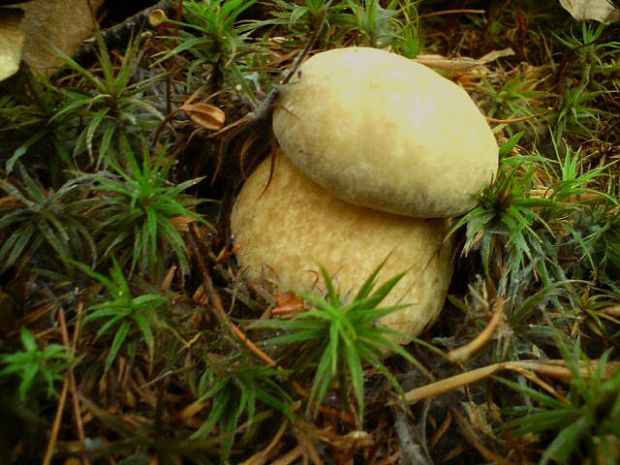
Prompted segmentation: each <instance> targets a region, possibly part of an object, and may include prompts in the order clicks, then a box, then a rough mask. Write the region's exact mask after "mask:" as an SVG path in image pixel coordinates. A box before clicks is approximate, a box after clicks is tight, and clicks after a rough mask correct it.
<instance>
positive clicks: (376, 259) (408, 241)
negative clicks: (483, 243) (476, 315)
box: [231, 154, 453, 343]
mask: <svg viewBox="0 0 620 465" xmlns="http://www.w3.org/2000/svg"><path fill="white" fill-rule="evenodd" d="M269 171H270V161H269V160H265V161H264V162H263V163H262V164H261V165H260V166H259V167H258V168H257V170H256V171H255V172H254V173H253V174H252V175H251V176H250V177H249V178H248V180H247V182H246V184H245V185H244V187H243V189H242V190H241V192H240V194H239V196H238V198H237V201H236V204H235V206H234V208H233V212H232V217H231V226H232V232H233V235H234V236H235V241H236V244H237V245H238V246H239V251H238V252H237V259H238V262H239V264H240V265H241V267H242V268H244V269H245V270H246V276H247V278H249V279H250V280H252V281H261V280H262V281H263V282H264V281H270V282H272V283H275V284H277V285H278V287H279V288H280V289H283V290H303V291H308V290H310V288H312V287H313V286H315V285H316V286H318V287H320V288H322V286H323V282H322V281H321V280H319V279H318V276H319V265H322V266H323V267H325V268H326V270H327V271H328V273H330V275H332V276H334V280H335V283H336V285H337V287H338V288H339V289H340V291H341V293H342V294H347V293H348V294H349V295H350V296H353V295H354V294H355V292H357V290H358V289H359V288H360V286H361V285H362V283H363V282H364V281H365V280H366V278H367V277H368V276H369V275H370V273H371V272H372V271H373V270H374V269H375V268H376V267H377V266H378V265H379V264H380V263H381V261H383V260H384V259H385V258H386V257H387V256H388V255H389V258H388V259H387V261H386V263H385V265H384V267H383V269H382V271H381V273H380V275H379V277H378V282H379V283H381V282H383V281H385V280H386V279H388V278H390V277H392V276H393V275H395V274H396V273H399V272H401V271H405V270H408V272H407V273H406V274H405V276H404V277H403V278H402V279H401V281H400V282H399V283H398V284H397V285H396V287H395V288H394V289H393V291H392V292H391V293H390V294H389V295H388V296H387V297H386V299H385V301H384V302H383V303H382V305H394V304H396V303H402V304H411V305H410V306H408V307H406V308H403V309H400V310H397V311H396V312H394V313H392V314H390V315H388V316H386V317H384V318H383V319H382V320H381V323H382V324H383V325H386V326H388V327H390V328H393V329H395V330H397V331H399V332H401V333H403V334H404V337H403V338H400V339H398V342H401V343H407V342H409V341H410V339H411V337H412V336H414V335H416V334H418V333H420V332H421V331H422V329H424V327H425V326H426V325H428V324H429V323H430V322H431V321H432V320H434V319H435V317H436V316H437V314H438V313H439V311H440V310H441V308H442V307H443V303H444V299H445V295H446V291H447V288H448V284H449V282H450V278H451V275H452V268H453V266H452V263H451V245H450V244H449V243H447V242H446V243H444V242H443V239H444V236H445V234H446V232H447V230H448V227H449V222H448V220H445V219H421V218H410V217H405V216H399V215H393V214H389V213H385V212H381V211H378V210H371V209H368V208H364V207H358V206H356V205H352V204H348V203H346V202H343V201H341V200H339V199H337V198H336V197H334V196H333V195H331V194H330V193H329V192H327V191H325V190H324V189H322V188H321V187H319V186H318V185H316V184H315V183H313V182H312V181H310V180H309V179H308V178H307V177H306V176H304V175H303V174H302V173H301V172H300V171H299V170H298V169H297V168H296V167H295V166H294V165H293V164H292V163H291V162H290V161H289V160H288V159H287V158H286V157H284V156H282V155H281V154H278V156H277V157H276V164H275V170H274V172H273V177H272V180H271V182H270V183H269V186H268V187H267V188H266V189H265V187H266V186H267V184H268V180H269Z"/></svg>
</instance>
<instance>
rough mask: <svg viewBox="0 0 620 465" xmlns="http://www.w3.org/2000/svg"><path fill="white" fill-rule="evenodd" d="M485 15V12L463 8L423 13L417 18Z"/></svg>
mask: <svg viewBox="0 0 620 465" xmlns="http://www.w3.org/2000/svg"><path fill="white" fill-rule="evenodd" d="M485 13H486V10H474V9H471V8H463V9H458V10H443V11H433V12H432V13H424V14H423V15H420V16H419V18H420V19H423V18H432V17H434V16H445V15H460V14H464V15H483V14H485Z"/></svg>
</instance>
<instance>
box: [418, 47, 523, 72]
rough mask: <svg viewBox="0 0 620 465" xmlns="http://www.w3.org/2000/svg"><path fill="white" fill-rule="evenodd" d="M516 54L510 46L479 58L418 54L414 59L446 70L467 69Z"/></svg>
mask: <svg viewBox="0 0 620 465" xmlns="http://www.w3.org/2000/svg"><path fill="white" fill-rule="evenodd" d="M514 54H515V52H514V50H513V49H512V48H510V47H508V48H505V49H503V50H494V51H492V52H489V53H487V54H486V55H484V56H482V57H480V58H478V59H476V58H469V57H459V58H447V57H445V56H443V55H418V57H417V58H416V59H415V60H414V61H417V62H418V63H421V64H423V65H426V66H428V67H429V68H435V69H442V70H445V71H466V70H468V69H471V68H474V67H476V66H483V65H486V64H487V63H490V62H492V61H495V60H497V59H498V58H503V57H509V56H512V55H514Z"/></svg>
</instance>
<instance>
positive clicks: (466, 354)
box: [448, 298, 506, 362]
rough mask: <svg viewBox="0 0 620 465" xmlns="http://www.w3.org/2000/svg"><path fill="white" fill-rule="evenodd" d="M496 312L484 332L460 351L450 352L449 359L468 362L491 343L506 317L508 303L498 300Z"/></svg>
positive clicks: (459, 349)
mask: <svg viewBox="0 0 620 465" xmlns="http://www.w3.org/2000/svg"><path fill="white" fill-rule="evenodd" d="M493 307H494V312H493V317H492V318H491V321H489V324H488V325H487V326H486V328H484V329H483V330H482V332H481V333H480V334H478V336H476V337H475V338H474V339H473V340H472V341H471V342H469V343H467V344H465V345H464V346H462V347H459V348H458V349H454V350H451V351H450V352H448V359H450V360H451V361H453V362H464V361H466V360H468V359H469V358H470V357H471V356H472V355H473V354H475V353H476V352H478V351H479V350H480V349H481V348H482V347H484V345H485V344H486V343H487V342H489V340H490V339H491V336H492V335H493V333H494V332H495V328H497V327H498V326H499V324H500V323H501V322H502V319H503V317H504V308H505V307H506V301H505V300H504V299H499V298H498V299H496V300H495V303H494V305H493Z"/></svg>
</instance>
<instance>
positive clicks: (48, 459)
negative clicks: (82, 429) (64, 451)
mask: <svg viewBox="0 0 620 465" xmlns="http://www.w3.org/2000/svg"><path fill="white" fill-rule="evenodd" d="M68 392H69V379H68V378H65V381H64V383H63V385H62V392H61V393H60V399H58V407H57V408H56V417H55V418H54V424H53V426H52V431H51V433H50V439H49V441H48V442H47V449H46V451H45V457H44V458H43V462H42V463H43V465H50V464H51V463H52V458H53V457H54V451H55V450H56V441H57V440H58V432H59V431H60V422H61V421H62V413H63V411H64V410H65V403H66V401H67V393H68Z"/></svg>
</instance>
